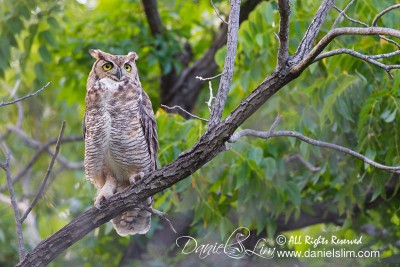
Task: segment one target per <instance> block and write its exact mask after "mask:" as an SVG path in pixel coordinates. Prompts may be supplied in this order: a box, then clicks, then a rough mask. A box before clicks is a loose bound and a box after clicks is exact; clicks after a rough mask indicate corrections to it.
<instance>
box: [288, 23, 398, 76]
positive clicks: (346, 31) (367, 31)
mask: <svg viewBox="0 0 400 267" xmlns="http://www.w3.org/2000/svg"><path fill="white" fill-rule="evenodd" d="M340 35H389V36H394V37H398V38H400V31H398V30H394V29H390V28H381V27H370V28H355V27H345V28H335V29H333V30H330V31H329V32H328V33H327V34H326V35H325V36H324V37H323V38H322V39H321V40H320V41H319V42H318V43H317V44H316V45H315V47H314V48H313V49H312V50H311V52H310V53H309V54H308V55H307V56H306V57H305V58H304V59H303V60H300V61H299V63H298V64H297V65H296V66H293V67H292V71H295V72H296V71H298V70H301V69H305V68H306V67H307V66H308V65H310V64H311V63H312V62H313V60H314V59H315V58H316V57H317V56H318V55H319V54H320V53H321V51H322V50H324V48H325V47H326V46H327V45H328V44H329V43H330V42H332V40H333V39H335V38H336V37H338V36H340Z"/></svg>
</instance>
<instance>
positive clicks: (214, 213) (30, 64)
mask: <svg viewBox="0 0 400 267" xmlns="http://www.w3.org/2000/svg"><path fill="white" fill-rule="evenodd" d="M3 2H4V3H3V4H2V8H1V10H0V33H1V36H0V37H1V38H0V77H1V80H0V85H1V87H2V88H5V89H7V90H1V91H0V99H1V101H2V100H4V101H9V100H10V98H11V97H12V96H13V92H14V89H15V91H16V94H15V96H23V95H25V94H27V93H28V92H32V91H34V90H37V89H39V88H41V87H42V86H43V85H44V84H46V83H47V82H48V81H50V80H51V81H52V82H53V84H52V85H51V86H50V87H49V88H47V89H46V90H45V91H44V92H42V93H41V94H40V95H37V96H36V97H34V98H31V99H29V100H26V101H25V102H23V103H22V104H21V106H22V109H23V114H24V118H23V121H22V129H23V130H24V131H25V133H26V134H27V135H28V136H30V137H32V138H35V139H36V140H40V141H42V142H45V141H46V140H48V139H49V138H54V137H56V136H57V134H58V130H59V125H60V122H61V120H66V121H67V129H66V133H65V135H66V136H68V135H79V134H81V122H82V117H83V110H84V96H85V84H86V79H87V75H88V73H89V71H90V68H91V65H92V63H93V59H92V58H91V57H90V55H89V54H88V53H87V51H88V50H89V49H90V48H99V49H102V50H105V51H107V52H110V53H115V54H126V53H127V52H129V51H132V50H133V51H137V52H138V53H139V56H140V59H139V60H138V62H137V63H138V68H139V72H140V75H141V76H140V77H141V81H142V84H143V87H144V88H145V90H146V91H147V92H148V94H149V95H150V97H151V99H152V101H153V107H154V109H155V110H157V109H158V107H159V104H160V103H159V102H160V101H159V92H158V87H159V77H160V75H162V74H165V73H169V72H170V71H171V70H172V68H174V69H175V70H176V71H178V72H179V71H180V70H182V69H183V67H184V66H181V65H180V63H179V61H178V60H177V56H176V55H177V53H178V52H179V51H182V50H183V47H184V45H185V43H189V44H190V45H191V47H192V51H193V54H194V55H193V60H192V62H194V61H195V60H197V59H198V58H200V57H201V55H203V53H204V52H205V51H206V49H207V48H208V47H209V45H210V44H211V42H212V41H213V33H214V32H216V31H217V30H218V29H217V27H216V25H218V24H219V19H218V18H216V16H215V14H214V10H213V9H212V7H211V6H210V4H209V2H208V1H182V0H176V1H158V5H159V11H160V15H161V19H162V21H163V25H164V27H165V29H167V30H166V31H165V33H164V34H163V35H162V36H157V37H153V36H152V35H151V34H150V30H149V28H148V25H147V22H146V20H145V17H144V14H143V10H142V7H141V5H140V1H138V0H132V1H114V0H113V1H110V0H107V1H106V0H99V1H97V2H96V1H95V2H96V4H95V5H94V6H92V5H90V3H91V1H88V3H89V4H86V5H85V4H79V3H78V2H75V1H61V0H60V1H28V0H20V1H10V0H5V1H3ZM214 2H215V3H216V5H217V7H218V9H219V10H220V13H222V14H225V15H226V14H228V9H229V3H228V2H226V1H214ZM319 4H320V3H319V2H318V1H310V0H307V1H292V13H291V24H290V43H289V50H290V52H291V53H292V54H293V53H294V52H295V51H294V48H295V47H296V46H297V45H298V43H299V42H300V41H301V37H302V33H304V32H305V30H306V28H307V26H308V24H309V22H310V18H311V14H313V13H315V11H316V10H317V8H318V5H319ZM346 4H347V3H346V2H345V1H338V3H337V6H338V7H341V8H343V7H344V6H345V5H346ZM390 4H393V3H392V2H391V1H378V0H371V1H358V2H356V3H355V4H354V5H353V6H352V7H351V8H350V9H349V10H348V12H347V14H348V15H349V16H351V17H353V18H356V19H360V20H363V21H368V22H369V21H372V19H373V18H374V16H375V14H377V12H379V11H380V10H383V9H384V8H385V7H387V6H389V5H390ZM336 16H337V13H335V11H331V13H330V14H329V16H328V19H327V21H326V22H325V24H324V26H323V29H322V32H321V34H320V36H319V37H322V35H323V34H324V33H326V32H327V31H328V30H329V29H330V25H332V23H333V22H334V20H335V19H336ZM177 22H179V23H177ZM379 25H385V26H387V27H398V25H399V23H398V17H396V15H395V12H393V13H389V14H387V16H385V17H384V18H383V19H382V20H380V21H379ZM339 26H354V25H352V24H351V23H350V22H348V21H347V20H342V21H340V24H339ZM278 27H279V14H278V11H277V6H276V3H275V2H267V1H264V2H262V3H261V4H259V5H258V6H257V8H256V9H255V10H254V11H253V12H252V13H251V14H250V16H249V19H248V20H247V21H245V22H243V23H242V24H241V26H240V30H239V44H238V53H237V62H236V66H235V73H234V81H233V84H232V89H231V91H230V93H229V96H228V102H227V106H226V110H225V113H224V114H225V115H228V114H229V113H230V112H231V111H232V110H233V109H234V108H235V107H236V106H237V105H238V104H239V103H240V101H241V100H243V98H245V97H246V96H247V95H248V94H249V93H250V92H251V91H252V90H254V89H255V88H256V86H257V85H259V84H260V83H261V82H262V81H263V80H264V79H265V77H266V76H267V75H268V74H269V73H271V72H273V71H274V67H275V64H276V60H277V58H276V53H277V48H278V42H277V40H276V38H275V36H274V33H277V32H278ZM317 39H318V38H317ZM377 44H379V45H377ZM339 47H346V48H351V49H355V50H357V51H360V52H363V53H365V54H379V53H386V52H389V51H393V49H394V48H393V46H392V45H390V44H388V43H387V42H384V41H382V40H379V39H378V38H377V37H349V36H342V37H339V38H337V39H336V40H335V41H334V42H333V43H332V44H331V45H329V46H328V47H327V50H332V49H335V48H339ZM225 53H226V50H225V48H222V49H221V50H220V51H218V53H217V55H216V61H217V63H218V64H219V66H220V67H221V68H222V65H223V61H224V56H225ZM384 61H385V62H389V63H393V64H394V63H395V60H392V61H391V59H384ZM393 74H394V79H390V78H389V76H388V75H387V74H386V73H385V72H384V71H383V70H381V69H379V68H377V67H375V66H372V65H370V64H367V63H365V62H364V61H360V60H357V59H355V58H352V57H350V56H348V55H341V56H336V57H332V58H326V59H324V60H322V61H320V62H318V63H315V64H313V65H311V66H310V68H309V69H308V70H306V71H305V72H304V73H303V74H302V75H301V76H300V77H299V78H298V79H296V80H295V81H293V82H292V83H291V84H289V85H288V86H286V88H284V89H283V90H281V91H280V92H279V93H277V94H276V95H275V96H274V97H273V98H272V99H270V101H268V103H267V104H266V105H264V106H263V107H262V108H261V109H260V110H259V111H258V112H257V113H256V114H255V115H254V116H253V117H251V118H250V119H249V120H248V121H247V122H246V123H245V124H244V125H243V128H253V129H257V130H263V131H266V130H268V129H269V127H270V125H271V123H272V122H273V120H274V118H275V117H276V115H277V114H282V115H283V120H282V122H281V123H280V124H279V125H278V128H280V129H287V130H296V131H299V132H302V133H303V134H305V135H307V136H310V137H312V138H315V139H319V140H324V141H327V142H332V143H336V144H339V145H342V146H346V147H349V148H351V149H353V150H356V151H357V152H359V153H362V154H365V155H366V156H367V157H369V158H370V159H373V160H375V161H377V162H382V163H384V164H386V165H398V164H399V162H400V155H399V153H400V152H399V151H400V149H399V140H398V139H399V133H398V131H399V130H398V125H400V124H399V123H400V114H399V106H400V95H399V94H400V90H399V86H400V74H399V72H398V71H394V72H393ZM212 87H213V90H214V93H215V91H216V90H217V87H218V83H217V82H216V81H215V80H213V81H212ZM208 99H209V91H208V87H206V88H205V90H203V92H201V95H200V97H199V100H198V103H197V105H196V110H195V111H194V113H196V114H200V115H201V116H202V117H208V116H209V110H208V108H207V106H206V105H205V104H204V102H206V101H207V100H208ZM1 113H2V116H1V117H0V127H1V128H0V137H2V136H3V134H5V133H6V132H7V130H6V126H7V125H12V124H15V123H16V122H17V121H18V118H19V108H18V107H17V106H16V105H14V106H9V107H3V108H2V110H1ZM156 116H157V123H158V125H159V139H160V152H159V158H158V159H159V162H158V165H159V166H165V165H166V164H168V163H170V162H172V161H173V160H174V159H175V158H177V157H178V155H179V154H180V153H182V152H183V151H185V150H186V149H188V148H190V147H191V146H192V145H194V144H195V143H196V141H197V140H198V139H199V137H200V136H201V134H202V133H203V132H204V131H205V124H204V122H200V121H197V120H184V119H183V118H181V117H179V116H176V115H171V114H167V113H165V112H164V111H162V110H158V111H157V114H156ZM4 140H5V142H6V143H7V144H8V146H9V147H10V148H11V150H12V151H13V155H14V158H15V159H16V160H13V162H12V174H13V175H16V174H17V173H18V172H19V171H20V170H21V169H22V168H23V166H25V164H26V163H27V162H28V161H29V160H30V159H31V157H32V156H33V155H34V153H35V150H34V149H30V148H28V146H27V144H26V143H24V142H21V139H20V138H19V137H17V136H16V135H14V134H7V135H6V136H5V139H4ZM61 153H62V155H63V156H65V157H66V158H68V159H69V160H70V161H73V162H81V161H82V160H83V144H82V143H71V144H67V143H66V144H63V146H62V149H61ZM293 155H298V156H301V157H302V158H303V159H304V160H305V161H307V162H309V163H311V164H312V165H314V166H318V167H319V170H317V171H311V170H309V169H308V168H306V166H304V164H302V163H301V162H300V161H298V160H290V157H291V156H293ZM3 159H4V157H3V156H1V157H0V160H3ZM49 160H50V157H49V156H48V155H46V156H44V155H43V156H42V157H41V158H40V160H38V161H37V162H36V163H35V165H34V166H33V168H32V170H31V171H30V172H29V173H28V174H26V175H25V176H26V178H24V179H23V181H25V182H24V183H17V184H16V191H17V197H18V199H23V200H24V201H28V200H31V199H32V195H34V194H35V192H36V190H37V188H38V187H39V184H40V183H41V179H42V178H43V177H44V175H45V171H46V169H47V165H48V163H49ZM56 169H57V172H56V174H54V175H53V176H52V177H51V179H50V180H51V181H50V183H49V185H48V188H47V190H46V194H45V196H44V198H43V199H41V200H40V201H39V203H38V205H37V206H36V207H35V208H34V210H33V214H34V217H33V222H34V223H33V226H31V225H29V226H27V225H26V224H25V232H26V233H27V232H28V231H30V229H31V228H29V227H33V228H34V229H36V231H37V233H38V234H39V237H40V238H45V237H47V236H49V235H51V234H53V233H54V232H55V231H57V230H58V229H60V228H61V227H62V226H64V225H65V224H66V223H68V222H69V221H70V220H71V219H72V218H74V217H76V216H78V215H79V214H80V213H81V212H83V211H84V210H86V209H87V208H89V207H91V205H92V202H93V196H94V195H95V189H94V188H93V186H92V185H91V184H89V182H87V181H85V179H84V173H83V171H82V170H69V171H64V170H63V166H62V164H60V163H57V164H56ZM392 177H393V176H392V174H390V173H387V172H382V171H378V170H376V169H375V168H372V167H371V166H369V165H367V164H364V163H362V162H360V161H359V160H357V159H354V158H352V157H350V156H346V155H344V154H341V153H339V152H335V151H330V150H327V149H323V148H316V147H312V146H310V145H308V144H305V143H303V142H299V141H297V140H295V139H293V138H284V137H281V138H276V139H270V140H260V139H254V138H243V139H241V140H240V141H238V142H237V143H234V144H232V145H231V147H230V149H229V150H228V151H226V152H224V153H222V154H220V155H219V156H218V157H217V158H216V159H215V160H213V161H211V162H209V163H208V164H207V165H206V166H204V167H203V168H202V169H200V170H199V171H197V172H196V173H194V174H192V176H191V177H190V178H188V179H185V180H183V181H182V182H180V183H178V184H177V185H175V186H173V187H172V188H170V189H168V190H165V191H164V192H162V193H160V194H157V195H156V196H155V205H154V206H155V208H157V209H159V210H162V211H165V212H179V213H180V214H185V215H187V216H191V218H190V222H191V223H190V229H189V233H190V234H191V235H193V236H196V237H202V236H203V235H204V236H205V237H204V240H206V241H205V242H207V240H209V239H212V240H217V241H218V242H220V241H221V240H226V238H227V236H229V235H230V233H231V232H232V231H233V230H234V229H236V228H237V227H238V226H245V227H248V228H250V229H251V230H254V231H255V232H256V233H258V234H261V235H266V236H268V237H272V236H273V235H274V234H276V231H277V229H278V227H279V226H280V225H277V218H280V219H282V218H283V220H284V221H286V222H288V221H289V219H290V218H299V217H300V215H301V213H307V214H315V212H316V211H315V210H313V209H312V207H311V205H317V204H321V203H325V204H326V205H327V206H326V210H327V211H332V212H336V211H339V213H340V215H342V216H343V218H346V220H345V223H344V226H343V227H341V228H340V229H339V230H338V234H340V235H341V236H343V237H344V236H359V235H360V233H362V229H361V228H362V226H363V225H366V224H372V225H374V226H375V227H376V228H377V229H378V230H379V231H386V232H388V233H390V234H388V235H375V236H373V235H371V236H369V237H368V244H367V246H368V248H371V249H376V250H380V251H381V252H382V253H384V254H383V255H384V256H383V257H389V256H391V255H394V254H397V253H398V252H399V248H398V247H396V245H395V244H396V243H395V242H396V241H397V240H399V238H400V231H399V227H398V225H399V218H400V214H399V211H398V206H399V200H397V199H393V198H392V196H391V195H386V193H385V185H386V184H387V183H388V181H390V180H391V179H392ZM4 183H5V178H4V176H0V184H1V185H3V184H4ZM397 183H398V182H397ZM397 189H398V186H397V187H396V190H397ZM367 195H368V196H369V197H370V201H374V200H375V199H377V198H378V197H380V198H382V199H384V200H385V202H384V203H383V204H382V205H381V206H380V207H378V208H375V209H370V210H368V211H367V212H365V207H366V205H368V202H367V203H365V198H366V196H367ZM356 208H357V209H359V210H360V211H361V212H360V213H359V214H357V216H352V215H354V214H353V211H354V210H355V209H356ZM315 215H320V216H322V215H323V214H322V215H321V214H315ZM0 220H1V223H2V228H1V229H0V247H1V248H2V249H1V251H0V265H12V264H15V262H16V261H17V254H18V253H17V245H16V244H17V242H16V237H15V230H14V222H13V218H12V212H11V209H10V208H9V207H8V205H7V204H4V203H3V202H1V203H0ZM172 223H173V224H174V222H172ZM327 227H330V225H318V226H314V227H312V228H308V229H300V230H298V231H296V232H291V233H292V234H302V235H305V234H310V235H311V234H312V235H315V236H318V235H319V234H324V233H325V232H324V231H325V230H326V228H327ZM160 228H161V224H160V223H159V221H158V220H157V219H155V218H154V219H153V225H152V230H151V232H150V233H149V234H148V235H146V236H135V237H133V240H134V242H137V244H138V245H139V247H140V248H142V249H144V250H145V251H146V253H144V254H145V256H143V261H141V262H140V261H136V262H134V264H135V265H138V266H140V265H143V264H144V262H146V263H148V264H149V265H151V266H160V265H162V264H163V263H164V264H169V265H171V266H172V265H176V264H178V263H179V262H184V256H183V255H175V256H176V258H174V257H171V256H170V255H169V254H168V253H169V250H170V249H171V246H173V245H174V244H168V246H169V247H168V248H164V247H163V249H160V246H156V245H154V243H153V244H149V243H150V241H151V240H158V238H159V237H158V236H156V235H155V231H156V230H157V229H160ZM291 233H287V234H291ZM38 242H39V240H29V239H28V240H27V241H26V243H27V246H28V248H29V249H32V248H33V247H34V246H35V245H36V244H37V243H38ZM129 242H130V240H129V238H121V237H119V236H117V235H116V233H115V231H113V230H112V229H111V224H110V223H108V224H106V225H104V226H102V227H100V228H99V229H96V230H95V231H94V232H93V233H90V234H89V235H88V236H87V237H85V238H84V239H83V240H81V241H80V242H78V243H77V244H75V245H74V246H72V247H71V248H70V249H69V250H67V251H66V252H65V253H64V254H63V255H62V256H60V257H59V258H58V259H56V261H55V262H53V263H52V264H51V266H65V265H71V266H117V265H118V263H119V261H120V260H121V258H122V255H123V251H124V250H125V248H126V247H127V245H128V243H129ZM289 248H290V249H294V250H297V251H303V250H305V249H307V247H304V246H303V247H299V246H295V247H289ZM160 251H161V252H160ZM160 253H161V254H162V256H158V255H160ZM178 254H179V253H178ZM157 257H158V258H157ZM161 259H162V261H161ZM299 260H301V261H304V262H305V263H309V264H319V263H315V262H313V261H309V262H306V261H305V259H299ZM369 260H370V261H366V260H365V259H364V260H361V259H356V262H357V263H358V264H373V263H374V262H373V259H369Z"/></svg>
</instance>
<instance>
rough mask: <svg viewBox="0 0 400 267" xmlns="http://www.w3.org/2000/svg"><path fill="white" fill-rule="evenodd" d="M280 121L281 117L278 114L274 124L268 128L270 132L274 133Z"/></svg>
mask: <svg viewBox="0 0 400 267" xmlns="http://www.w3.org/2000/svg"><path fill="white" fill-rule="evenodd" d="M281 120H282V115H281V114H278V116H276V118H275V120H274V122H273V123H272V125H271V127H270V128H269V131H270V132H273V131H275V128H276V126H277V125H278V123H279V122H280V121H281Z"/></svg>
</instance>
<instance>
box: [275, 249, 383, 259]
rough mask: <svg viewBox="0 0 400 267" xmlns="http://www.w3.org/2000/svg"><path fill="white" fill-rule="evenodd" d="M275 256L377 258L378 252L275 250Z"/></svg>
mask: <svg viewBox="0 0 400 267" xmlns="http://www.w3.org/2000/svg"><path fill="white" fill-rule="evenodd" d="M275 252H276V256H277V257H278V258H379V257H380V251H377V250H371V251H370V250H362V251H354V250H346V249H344V248H341V249H323V250H312V249H308V250H306V251H287V250H277V251H275Z"/></svg>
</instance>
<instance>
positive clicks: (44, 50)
mask: <svg viewBox="0 0 400 267" xmlns="http://www.w3.org/2000/svg"><path fill="white" fill-rule="evenodd" d="M39 54H40V57H41V58H42V59H43V61H44V62H46V63H50V62H51V54H50V52H49V50H47V47H46V46H45V45H41V46H40V47H39Z"/></svg>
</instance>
